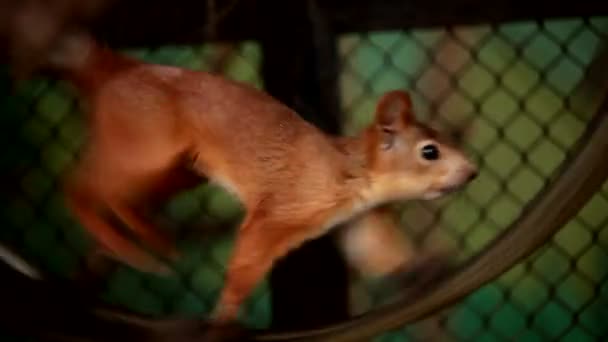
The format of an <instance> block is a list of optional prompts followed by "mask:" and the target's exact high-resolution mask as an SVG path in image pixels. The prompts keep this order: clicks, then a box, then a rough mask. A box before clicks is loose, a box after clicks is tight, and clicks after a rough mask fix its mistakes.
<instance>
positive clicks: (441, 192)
mask: <svg viewBox="0 0 608 342" xmlns="http://www.w3.org/2000/svg"><path fill="white" fill-rule="evenodd" d="M463 185H464V184H453V185H448V186H444V187H441V188H439V189H436V190H430V191H429V192H427V193H426V194H425V195H424V199H426V200H433V199H437V198H439V197H442V196H445V195H448V194H451V193H453V192H456V191H458V190H460V189H461V188H463Z"/></svg>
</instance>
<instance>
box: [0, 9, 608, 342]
mask: <svg viewBox="0 0 608 342" xmlns="http://www.w3.org/2000/svg"><path fill="white" fill-rule="evenodd" d="M607 35H608V18H603V17H602V18H591V19H579V18H574V19H567V20H551V21H544V22H518V23H509V24H501V25H480V26H468V27H452V28H437V29H427V30H407V31H395V32H373V33H365V34H348V35H344V36H341V37H340V38H339V53H340V59H341V73H340V90H341V100H342V109H343V112H344V114H345V115H344V117H343V119H344V120H343V123H342V124H343V131H344V133H345V134H352V133H354V132H356V131H357V130H358V129H360V128H362V127H363V126H364V125H365V124H366V123H368V122H370V121H371V119H372V114H373V112H374V107H375V103H376V100H377V99H378V97H379V96H380V95H381V94H382V93H383V92H385V91H388V90H391V89H395V88H400V89H407V90H408V91H410V93H411V94H412V96H413V101H414V106H415V108H416V112H417V115H418V116H419V117H420V118H421V120H424V121H432V122H434V123H435V124H436V125H438V126H440V127H441V128H442V131H447V132H449V133H450V134H451V135H452V136H453V137H454V138H455V139H456V140H457V141H459V142H460V143H461V144H462V146H463V147H464V148H466V149H467V150H468V151H470V153H471V154H472V155H473V156H474V157H475V158H476V160H477V162H478V163H479V165H480V171H481V173H480V175H479V177H478V179H477V180H475V182H473V183H472V184H471V185H469V186H468V187H467V188H466V189H465V190H464V191H462V192H460V193H457V194H453V195H450V196H449V197H448V198H444V199H441V200H437V201H433V202H412V203H407V204H404V205H398V206H395V214H396V215H398V217H399V219H400V223H401V225H402V226H403V229H404V230H405V231H406V232H407V234H408V236H410V237H411V238H412V240H413V241H415V242H416V243H418V244H420V245H421V246H424V247H427V248H434V247H436V246H442V247H445V248H449V249H451V250H454V251H456V252H457V256H458V258H462V259H464V258H467V257H470V256H471V255H473V254H475V253H476V252H477V251H479V250H480V249H481V248H482V247H483V246H484V245H485V244H487V243H488V242H489V241H490V240H491V239H492V238H493V237H495V236H496V235H497V234H498V233H499V232H501V231H502V230H503V229H505V228H506V227H507V226H508V225H509V224H510V223H511V222H512V221H513V220H514V219H515V218H516V217H517V216H518V215H519V213H520V212H521V210H522V209H523V207H524V206H525V205H526V203H528V201H530V199H531V198H532V197H533V196H534V195H535V194H536V193H537V192H538V191H539V190H540V189H541V188H542V186H543V185H544V184H545V182H546V181H547V180H548V179H549V178H550V177H551V176H552V173H553V172H554V171H555V169H556V167H557V166H558V165H559V164H560V163H561V162H562V161H563V160H564V158H565V157H566V155H567V154H568V153H569V150H570V148H571V147H572V146H573V144H574V143H575V142H576V141H577V140H578V139H579V138H580V136H581V134H582V133H583V130H584V128H585V125H586V123H587V120H588V118H589V117H590V116H591V115H592V113H594V111H595V110H596V109H597V107H598V106H599V102H600V101H601V100H602V99H603V98H604V96H605V95H604V94H605V90H606V87H605V82H606V81H605V80H604V79H602V77H601V76H602V75H603V73H602V72H601V71H603V69H605V68H606V67H608V60H606V59H604V54H605V53H604V49H605V43H606V41H607ZM125 52H126V53H129V54H132V55H135V56H137V57H139V58H142V59H144V60H147V61H152V62H156V63H161V64H171V65H180V66H184V67H187V68H192V69H197V70H212V71H214V72H220V73H223V74H225V75H226V76H228V77H230V78H233V79H237V80H240V81H244V82H247V83H250V84H254V85H255V86H256V87H258V88H263V80H262V78H261V76H260V62H261V60H262V58H263V56H262V53H261V50H260V48H259V45H258V44H256V43H255V42H242V43H240V44H228V45H213V44H205V45H202V46H165V47H162V48H159V49H153V50H152V49H135V50H129V51H125ZM2 82H3V85H2V87H3V89H2V92H1V94H2V95H1V96H2V98H1V99H0V108H2V113H3V115H2V116H1V120H3V121H4V122H2V124H3V125H2V127H3V128H4V132H3V134H2V139H4V140H3V144H1V146H2V148H3V151H2V155H3V158H1V160H2V162H3V163H4V164H3V165H2V170H3V172H5V175H4V179H5V180H8V181H7V182H6V184H5V187H6V188H5V189H6V190H5V191H4V192H3V195H4V196H5V198H4V200H5V202H4V203H5V206H4V207H3V209H2V210H3V213H2V217H1V219H2V220H3V222H2V226H3V228H2V229H0V239H1V241H3V242H5V243H7V244H9V245H11V246H14V247H15V249H17V250H18V251H19V252H20V253H22V254H23V255H24V256H26V257H27V258H28V259H30V260H32V261H33V262H34V263H35V264H37V265H39V266H40V267H41V268H42V269H44V270H47V271H49V272H52V273H56V274H59V275H61V276H65V277H75V276H76V275H77V274H79V273H80V272H82V269H84V268H87V267H89V265H90V263H87V261H86V260H87V259H89V258H90V254H91V251H93V250H94V248H95V246H94V244H93V243H92V241H90V239H89V237H88V236H87V235H86V234H85V233H84V231H83V230H82V229H81V228H80V227H79V225H78V223H77V222H75V221H74V220H73V218H72V217H71V216H70V214H69V213H68V212H67V211H66V209H65V207H64V205H63V198H62V194H61V192H60V187H59V186H60V182H61V177H62V173H63V171H64V170H65V169H66V168H67V167H69V166H70V165H71V163H73V162H74V160H75V158H77V157H78V150H79V147H80V146H81V144H82V141H83V139H84V138H85V133H86V132H85V131H84V130H83V127H82V120H83V119H84V115H83V114H82V113H80V110H79V108H78V106H77V102H76V97H75V96H74V94H73V93H72V92H71V90H70V89H69V87H67V86H66V85H65V84H63V83H60V82H56V81H51V80H48V79H40V80H33V81H30V82H27V84H24V85H22V86H21V87H19V89H18V91H17V92H16V93H14V92H12V90H11V89H10V88H9V84H10V83H9V81H8V76H7V75H5V76H4V77H3V78H2ZM606 202H608V185H606V186H605V187H604V188H603V189H601V190H598V192H597V194H596V196H595V197H594V198H593V200H592V201H590V202H589V203H588V204H587V206H586V207H585V209H584V210H582V211H581V212H580V213H579V215H578V216H577V218H576V219H574V220H572V221H571V222H570V223H569V224H568V225H567V226H565V227H564V228H563V229H562V230H561V231H560V232H559V233H558V234H557V235H556V236H555V237H554V238H553V239H552V240H551V241H550V242H549V243H548V244H547V246H545V247H544V248H543V249H542V250H539V251H538V252H537V253H536V254H535V255H533V256H532V257H530V258H528V259H527V260H526V261H525V262H523V263H521V264H519V265H517V266H516V267H515V268H513V269H512V270H511V271H509V272H508V273H506V274H504V275H503V276H502V277H501V278H500V279H498V280H497V281H495V282H493V283H491V284H488V285H487V286H485V287H483V288H482V289H480V290H478V291H477V292H475V293H474V294H472V295H471V296H469V297H468V298H467V299H466V300H465V301H463V302H461V303H459V304H458V305H456V306H454V307H452V308H450V309H449V310H447V311H445V312H443V313H440V314H438V315H435V316H433V317H431V318H429V319H427V320H425V321H423V322H420V323H418V324H414V325H412V326H411V327H408V328H405V329H401V330H398V331H393V332H387V333H386V334H384V335H383V336H381V337H379V338H378V340H379V341H405V340H439V341H449V340H454V341H494V340H517V341H520V340H522V341H542V340H568V341H587V340H589V341H591V340H601V339H602V337H603V336H605V335H608V334H607V332H608V331H607V329H606V327H605V324H604V319H603V317H606V315H607V314H608V312H607V310H606V308H607V306H606V304H608V303H606V300H607V298H608V297H607V292H606V291H607V289H608V281H607V277H608V255H607V253H608V229H606V222H608V213H607V212H606V210H605V208H606V205H607V204H608V203H606ZM165 209H166V210H165V211H164V212H163V213H161V215H159V218H158V219H159V222H160V224H161V225H162V226H163V228H164V229H167V230H169V231H171V232H173V233H174V234H175V235H177V236H178V237H179V239H178V240H179V243H180V249H181V250H182V251H183V257H182V259H181V260H179V261H178V262H177V263H176V264H175V265H174V269H175V271H176V274H175V275H173V276H169V277H159V276H152V275H147V274H143V273H140V272H137V271H135V270H132V269H130V268H128V267H126V266H121V265H118V266H117V267H116V268H115V269H113V270H112V271H111V272H110V273H108V274H107V276H106V277H104V279H103V286H102V287H101V288H102V290H101V293H100V296H102V297H103V298H104V299H105V300H107V301H109V302H112V303H116V304H120V305H123V306H125V307H127V308H129V309H131V310H135V311H138V312H144V313H148V314H157V315H164V314H168V313H181V314H186V315H199V316H205V315H207V314H208V313H209V312H210V310H211V309H212V306H213V304H214V302H215V299H216V297H217V295H218V292H219V290H220V288H221V285H222V282H223V274H224V264H225V262H226V260H227V258H228V255H229V252H230V250H231V242H232V236H231V230H229V229H225V228H227V227H230V226H232V227H233V226H234V225H235V224H236V222H238V220H239V219H240V218H241V217H242V208H241V207H240V205H239V203H238V202H237V201H236V200H235V199H234V198H232V197H230V195H228V193H226V192H224V191H222V190H221V189H219V188H216V187H214V186H213V185H204V186H200V187H198V188H196V189H193V190H191V191H188V192H186V193H183V194H180V195H179V196H177V197H176V198H175V199H173V200H172V201H171V202H170V203H168V204H167V206H166V208H165ZM216 227H217V228H221V229H222V231H223V232H222V233H221V234H216V233H215V232H216V231H217V230H218V229H215V228H216ZM368 285H369V284H366V283H365V282H364V281H361V280H358V279H357V280H356V281H355V283H354V285H353V286H354V287H355V288H356V290H357V291H354V292H353V293H355V294H356V295H353V308H352V310H353V313H361V312H365V311H366V310H369V309H373V307H374V305H375V304H376V303H377V302H378V299H377V298H376V297H378V296H377V295H376V294H375V293H374V291H373V288H372V287H373V286H368ZM294 295H296V294H294ZM242 318H243V320H244V321H245V322H246V324H248V325H251V326H255V327H262V328H263V327H266V326H268V325H269V322H270V320H271V319H272V317H271V312H270V298H269V296H268V287H267V286H266V283H264V284H262V285H260V286H259V287H258V289H257V290H256V292H255V294H254V295H253V296H252V298H251V299H250V300H249V301H248V304H247V307H246V310H244V312H243V316H242Z"/></svg>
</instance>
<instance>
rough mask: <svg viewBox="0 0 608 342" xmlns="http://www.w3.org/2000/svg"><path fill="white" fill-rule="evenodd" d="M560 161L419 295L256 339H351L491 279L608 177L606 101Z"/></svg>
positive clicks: (413, 317) (407, 319) (439, 305)
mask: <svg viewBox="0 0 608 342" xmlns="http://www.w3.org/2000/svg"><path fill="white" fill-rule="evenodd" d="M569 156H570V157H568V158H566V159H565V160H564V162H562V164H561V165H560V168H559V171H558V173H557V175H556V176H555V177H554V178H553V180H552V181H551V182H549V184H547V185H546V186H545V188H544V189H543V190H542V191H540V192H539V193H538V194H537V195H536V196H535V198H534V199H533V200H532V201H530V203H529V204H528V205H527V206H526V208H525V209H524V211H523V212H522V214H521V215H520V217H519V218H518V219H517V220H516V221H514V222H513V223H512V224H511V225H510V226H509V227H508V228H507V229H505V231H504V232H503V233H502V234H501V235H499V236H497V237H496V238H495V239H494V240H493V241H492V242H491V243H489V244H488V246H486V247H485V249H484V250H483V251H481V252H480V253H479V254H477V255H476V256H475V257H473V258H471V260H469V261H468V262H466V263H464V264H463V265H462V266H460V267H459V268H458V269H455V270H454V271H453V272H452V273H451V274H450V276H448V277H446V278H445V279H444V280H443V281H441V282H440V283H438V284H436V285H435V286H434V287H433V288H431V289H429V290H428V291H427V292H426V293H425V294H423V295H422V296H417V298H407V299H403V300H401V301H398V302H395V303H392V304H389V305H386V306H385V307H382V308H380V309H378V310H375V311H373V312H370V313H367V314H364V315H362V316H360V317H357V318H354V319H352V320H350V321H348V322H346V323H343V324H336V325H333V326H329V327H327V328H323V329H318V330H309V331H301V332H289V333H271V332H262V333H260V334H259V335H257V336H256V337H255V340H257V341H332V342H342V341H356V340H365V339H366V338H371V337H373V336H375V335H377V334H378V333H381V332H384V331H389V330H393V329H396V328H399V327H402V326H404V325H406V324H409V323H412V322H415V321H417V320H420V319H423V318H425V317H427V316H429V315H431V314H432V313H434V312H436V311H438V310H440V309H443V308H445V307H447V306H449V305H451V304H453V303H454V302H456V301H458V300H460V299H462V298H464V297H465V296H467V295H469V294H470V293H471V292H473V291H475V290H476V289H478V288H480V287H481V286H483V285H485V284H486V283H488V282H490V281H492V280H494V279H495V278H497V277H498V276H500V275H501V274H503V273H504V272H506V271H508V270H509V269H510V268H511V267H513V266H514V265H516V264H517V263H518V262H520V261H521V260H522V259H524V258H525V257H527V256H529V255H530V254H532V253H533V252H534V251H535V250H537V249H538V248H539V247H541V246H542V245H543V244H544V243H545V242H546V241H547V240H548V239H550V238H551V237H552V236H553V234H555V233H556V232H557V231H558V230H559V229H560V228H561V227H562V226H563V225H564V224H566V223H567V222H568V221H569V220H570V219H571V218H572V217H573V216H574V215H576V214H577V213H578V211H579V210H580V209H581V208H582V207H583V206H584V205H585V203H586V202H587V201H588V200H589V199H590V198H591V197H592V196H593V194H594V193H595V192H596V191H597V189H598V188H600V187H601V186H602V184H603V182H604V181H605V180H606V179H607V178H608V157H607V156H608V99H604V101H603V102H602V105H601V106H600V108H599V110H598V111H597V112H596V114H595V116H594V117H593V118H592V120H590V122H589V123H588V124H587V130H586V132H585V133H584V135H583V136H582V137H581V139H579V141H578V143H577V146H575V147H574V148H573V149H571V151H570V154H569Z"/></svg>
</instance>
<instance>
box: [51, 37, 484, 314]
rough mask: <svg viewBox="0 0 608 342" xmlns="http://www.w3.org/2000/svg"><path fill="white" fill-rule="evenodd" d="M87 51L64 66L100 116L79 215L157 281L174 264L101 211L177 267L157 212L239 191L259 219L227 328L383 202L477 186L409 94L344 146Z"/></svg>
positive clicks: (161, 72) (242, 90) (175, 78)
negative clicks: (295, 254) (204, 185)
mask: <svg viewBox="0 0 608 342" xmlns="http://www.w3.org/2000/svg"><path fill="white" fill-rule="evenodd" d="M76 43H78V44H76V45H77V46H79V47H80V48H78V49H76V48H74V44H72V45H71V48H70V49H67V50H68V51H69V50H72V53H73V51H74V50H77V51H78V53H79V55H78V56H77V57H74V56H73V55H72V56H71V57H69V56H68V57H67V58H66V57H65V56H61V54H56V55H54V60H55V61H56V64H58V65H62V66H63V67H64V68H65V70H66V76H67V77H68V78H69V79H71V80H72V81H73V83H74V84H75V85H76V86H77V88H78V89H80V91H81V93H82V94H83V95H84V96H85V98H86V100H87V105H88V108H89V110H88V112H89V114H90V115H89V117H88V119H89V120H88V121H89V133H90V137H89V140H88V143H87V145H86V148H85V151H84V155H83V159H82V160H81V161H80V163H79V165H78V166H77V167H76V169H75V170H74V171H73V172H72V173H71V177H69V178H68V182H67V183H66V184H67V185H66V194H67V196H68V202H69V203H70V205H71V208H72V210H73V212H74V213H75V215H76V216H77V217H78V218H79V219H80V221H81V223H82V224H83V226H84V227H85V228H86V229H88V230H89V232H90V233H91V234H92V235H93V236H95V237H96V238H97V239H98V241H99V242H101V243H102V244H104V245H105V247H106V248H107V249H108V250H109V251H111V252H112V253H114V255H115V256H116V257H117V258H119V259H120V260H122V261H124V262H126V263H128V264H130V265H132V266H133V267H137V268H139V269H142V270H148V271H156V272H158V271H163V270H164V269H163V267H162V265H161V264H160V263H159V262H158V261H157V260H156V259H155V258H153V257H152V256H150V255H149V254H146V253H144V252H143V251H141V250H140V249H139V248H138V247H137V246H136V245H135V244H133V243H131V242H129V241H128V240H127V239H126V238H124V237H123V236H121V235H120V234H119V233H118V232H117V231H116V229H115V228H114V227H113V226H112V224H111V223H110V221H109V220H107V218H105V217H104V216H103V215H102V214H103V212H100V210H105V211H109V212H111V213H113V214H114V215H115V216H117V217H118V218H120V219H121V220H122V221H123V223H125V224H126V226H127V227H128V228H130V229H131V230H132V233H133V234H135V235H136V236H137V237H138V238H139V239H140V240H142V241H143V242H144V243H147V245H148V246H149V247H151V248H153V249H155V250H156V251H158V252H160V253H163V254H164V255H175V251H174V250H173V248H172V247H171V246H172V244H171V243H170V242H169V241H168V240H167V238H166V237H163V236H161V235H160V234H159V233H158V232H156V231H155V230H154V229H153V227H152V226H151V225H150V224H149V223H148V222H147V220H146V215H145V211H146V210H154V208H155V206H156V205H158V203H162V202H163V201H164V200H166V199H168V198H169V197H170V196H171V195H172V194H174V193H176V192H177V191H179V190H182V189H185V188H188V187H189V186H192V185H193V184H196V183H197V182H202V181H204V180H205V179H208V180H210V181H212V182H216V183H218V184H220V185H221V186H223V187H225V188H226V189H227V190H229V191H231V192H233V193H234V194H235V195H236V196H237V197H238V198H239V200H240V201H242V203H243V205H244V207H245V209H246V212H247V214H246V217H245V219H244V221H243V222H242V224H241V226H240V228H239V230H238V235H237V238H236V244H235V247H234V251H233V254H232V257H231V259H230V262H229V266H228V270H227V275H226V283H225V286H224V288H223V291H222V294H221V297H220V299H219V302H218V304H217V308H216V312H215V317H216V319H218V320H221V321H226V320H233V319H235V318H236V315H237V313H238V309H239V306H240V305H241V303H242V302H243V300H244V299H245V298H246V297H247V296H248V295H249V294H250V292H251V291H252V289H253V288H254V287H255V286H256V284H257V283H258V282H259V281H260V280H261V279H262V277H263V276H264V275H265V274H266V273H267V272H268V271H269V270H270V268H271V267H272V264H273V263H274V261H276V260H277V259H278V258H280V257H282V256H284V255H285V254H286V253H288V252H289V251H290V250H292V249H294V248H296V247H298V246H299V245H301V244H302V243H303V242H305V241H306V240H309V239H313V238H316V237H318V236H320V235H322V234H324V233H325V232H327V231H328V230H329V229H330V228H331V227H333V226H335V225H336V224H339V223H343V222H346V221H349V220H351V219H353V218H354V217H356V216H357V215H361V214H364V213H365V212H367V211H368V210H370V209H372V208H374V207H376V206H378V205H381V204H383V203H387V202H391V201H398V200H408V199H423V198H435V197H438V196H440V195H442V194H444V193H445V192H447V191H450V190H453V189H455V188H457V187H460V186H462V185H464V184H466V183H467V182H468V181H469V180H471V179H472V178H473V177H474V175H475V173H476V168H475V166H474V165H473V164H472V163H471V162H470V161H469V160H468V159H467V157H466V156H465V155H464V154H463V153H462V152H460V151H459V150H458V149H456V148H453V147H451V146H450V145H448V144H445V143H442V142H441V141H440V139H439V138H438V137H437V135H436V134H435V133H434V132H433V131H432V130H430V129H429V128H427V127H425V126H424V125H422V124H420V123H418V122H417V121H416V119H415V116H414V114H413V109H412V104H411V101H410V99H409V96H408V95H407V93H405V92H403V91H392V92H389V93H387V94H385V95H384V96H383V97H382V98H381V99H380V102H379V104H378V108H377V111H376V117H375V122H374V123H372V124H371V125H370V126H369V127H368V128H367V129H366V130H364V131H363V132H362V133H361V134H360V135H359V136H357V137H333V136H329V135H327V134H325V133H323V132H321V131H320V130H319V129H317V128H316V127H314V126H313V125H311V124H309V123H308V122H306V121H304V120H303V119H302V118H300V117H299V116H298V115H297V113H295V112H294V111H293V110H291V109H290V108H288V107H286V106H285V105H283V104H281V103H279V102H278V101H276V100H275V99H274V98H272V97H271V96H269V95H268V94H266V93H264V92H262V91H258V90H256V89H254V88H252V87H249V86H247V85H244V84H241V83H237V82H233V81H230V80H227V79H225V78H223V77H220V76H215V75H212V74H209V73H205V72H195V71H190V70H186V69H181V68H177V67H169V66H160V65H153V64H147V63H143V62H140V61H137V60H135V59H131V58H127V57H124V56H120V55H117V54H114V53H112V52H111V51H110V50H108V49H103V48H101V47H98V46H97V45H95V44H94V43H93V42H92V41H90V40H87V39H84V40H80V41H76ZM57 61H59V62H57ZM421 144H422V145H421ZM424 144H434V145H436V146H437V147H438V148H439V150H440V158H439V159H438V160H433V161H430V160H425V159H424V158H422V157H421V155H420V154H421V148H422V146H423V145H424Z"/></svg>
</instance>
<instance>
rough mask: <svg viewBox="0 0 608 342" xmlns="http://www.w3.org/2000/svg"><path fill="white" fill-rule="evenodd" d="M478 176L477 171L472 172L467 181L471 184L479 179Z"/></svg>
mask: <svg viewBox="0 0 608 342" xmlns="http://www.w3.org/2000/svg"><path fill="white" fill-rule="evenodd" d="M477 174H478V172H477V169H473V170H471V173H469V177H468V178H467V181H468V182H470V181H472V180H473V179H475V178H477Z"/></svg>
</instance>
